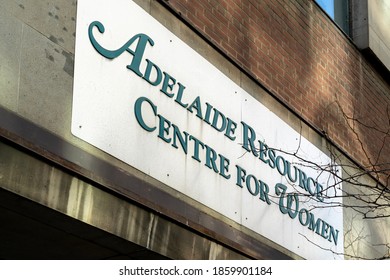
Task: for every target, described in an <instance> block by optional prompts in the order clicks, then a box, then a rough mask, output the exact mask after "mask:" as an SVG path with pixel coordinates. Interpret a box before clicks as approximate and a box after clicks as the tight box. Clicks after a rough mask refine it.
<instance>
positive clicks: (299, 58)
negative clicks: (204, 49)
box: [161, 0, 390, 165]
mask: <svg viewBox="0 0 390 280" xmlns="http://www.w3.org/2000/svg"><path fill="white" fill-rule="evenodd" d="M161 2H164V3H168V5H169V6H170V7H171V8H172V9H173V10H174V11H175V12H176V13H178V14H180V16H181V17H182V18H183V20H184V21H186V22H187V23H189V24H190V25H191V26H193V27H194V28H195V29H197V30H198V31H199V32H201V33H202V34H203V35H204V36H205V37H206V38H207V39H208V40H210V41H211V42H212V43H213V44H214V45H215V47H216V48H218V49H220V50H221V51H222V52H224V53H225V54H227V55H228V56H229V57H230V58H231V59H232V60H234V61H235V62H236V63H237V64H238V65H240V67H242V68H243V69H244V70H245V71H246V72H247V73H248V74H249V75H251V76H252V77H253V78H255V79H256V80H257V81H258V82H260V83H261V84H262V85H264V86H265V87H266V88H267V89H268V90H269V91H270V92H272V93H273V94H274V95H275V96H277V97H278V98H279V99H280V100H281V101H282V102H284V103H285V104H287V106H288V107H290V108H291V109H292V110H293V111H295V112H296V113H298V114H299V115H301V116H302V118H304V119H305V120H306V121H307V122H309V123H310V124H311V125H312V126H314V127H315V128H316V129H318V130H319V131H323V132H324V134H326V135H327V136H328V137H329V138H330V139H331V140H332V141H334V142H335V143H336V144H337V145H338V146H340V147H341V148H342V149H343V150H344V151H346V152H347V153H348V154H349V155H350V156H351V157H352V158H354V159H355V160H357V162H360V163H361V164H364V165H367V164H369V161H371V162H372V163H380V162H382V163H384V162H390V140H389V139H390V137H387V135H388V134H389V133H388V130H389V129H390V125H389V120H390V116H389V114H390V109H389V108H388V107H389V105H390V84H389V82H388V81H387V82H386V81H385V80H384V79H383V78H382V77H381V76H380V75H379V74H378V73H377V72H376V70H375V68H374V67H373V66H372V65H371V64H370V63H369V62H368V61H367V60H366V59H365V58H364V56H363V55H362V54H361V52H360V51H359V50H358V49H357V48H356V47H355V46H354V45H353V43H351V41H349V40H348V39H347V37H346V36H345V35H344V34H343V33H342V32H341V31H340V30H339V29H337V27H336V26H335V25H334V23H333V22H332V21H331V20H330V19H329V18H328V17H327V16H326V15H325V14H324V12H322V11H321V9H320V8H319V7H318V6H317V5H316V4H315V3H314V2H313V0H298V1H295V0H294V1H292V0H196V1H193V0H161ZM350 117H353V118H354V119H356V120H358V121H354V122H353V121H352V120H351V119H348V118H350ZM372 127H374V128H372ZM352 128H353V129H352ZM383 143H384V144H383ZM379 155H380V158H379ZM378 159H379V162H378Z"/></svg>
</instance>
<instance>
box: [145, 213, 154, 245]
mask: <svg viewBox="0 0 390 280" xmlns="http://www.w3.org/2000/svg"><path fill="white" fill-rule="evenodd" d="M153 224H154V215H153V213H150V222H149V226H148V240H147V241H146V248H148V249H150V243H151V240H152V238H153Z"/></svg>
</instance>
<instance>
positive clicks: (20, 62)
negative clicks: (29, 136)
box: [16, 22, 24, 112]
mask: <svg viewBox="0 0 390 280" xmlns="http://www.w3.org/2000/svg"><path fill="white" fill-rule="evenodd" d="M21 26H22V27H21V29H22V30H21V32H20V45H19V65H18V86H17V89H16V91H17V93H16V96H17V97H16V111H17V112H19V98H20V96H19V95H20V73H21V68H22V44H23V37H24V28H23V27H24V23H23V22H22V24H21Z"/></svg>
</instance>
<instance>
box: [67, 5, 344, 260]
mask: <svg viewBox="0 0 390 280" xmlns="http://www.w3.org/2000/svg"><path fill="white" fill-rule="evenodd" d="M77 11H78V12H77V32H76V54H75V77H74V96H73V115H72V133H73V134H74V135H76V136H77V137H79V138H81V139H83V140H85V141H87V142H88V143H91V144H92V145H94V146H96V147H98V148H99V149H101V150H103V151H105V152H107V153H109V154H110V155H112V156H114V157H116V158H118V159H120V160H122V161H124V162H126V163H127V164H129V165H131V166H133V167H135V168H137V169H139V170H141V171H142V172H144V173H146V174H148V175H150V176H152V177H154V178H156V179H158V180H159V181H161V182H163V183H165V184H166V185H168V186H170V187H171V188H173V189H175V190H177V191H178V192H181V193H183V194H185V195H187V196H189V197H191V198H193V199H194V200H196V201H198V202H200V203H202V204H204V205H206V206H207V207H209V208H212V209H214V210H216V211H218V212H219V213H221V214H223V215H225V216H226V217H228V218H230V219H231V220H233V221H235V222H237V223H239V224H241V225H243V226H245V227H247V228H249V229H251V230H253V231H255V232H257V233H259V234H261V235H263V236H265V237H266V238H268V239H270V240H272V241H274V242H276V243H278V244H280V245H281V246H283V247H285V248H287V249H288V250H291V251H292V252H295V253H296V254H298V255H300V256H302V257H304V258H309V259H332V258H342V255H340V254H342V253H343V215H342V210H341V209H338V208H334V207H329V205H333V204H337V203H340V202H341V201H340V200H339V199H336V198H328V196H330V197H333V196H334V195H335V192H336V190H337V189H338V188H340V187H341V186H339V185H337V184H336V181H335V179H334V178H333V177H332V176H330V175H329V173H328V172H324V170H323V169H324V167H326V166H328V165H329V164H331V163H332V162H331V160H330V158H329V157H328V156H326V155H325V154H324V153H323V152H321V151H320V150H319V149H318V148H316V147H315V146H314V145H313V144H311V143H310V142H309V141H308V140H306V139H305V138H303V137H302V136H301V135H300V134H299V133H297V132H296V131H295V130H294V129H292V128H291V127H290V126H289V125H287V124H286V123H285V122H283V121H282V120H281V119H280V118H279V117H277V116H276V115H275V114H273V113H272V112H271V111H270V110H268V109H267V108H266V107H264V106H263V105H262V104H261V103H259V102H258V101H257V100H256V99H254V98H253V97H252V96H251V95H250V94H248V93H247V92H245V91H244V90H243V89H242V88H240V87H239V86H238V85H237V84H235V83H234V82H233V81H231V80H230V79H229V78H228V77H226V76H225V75H224V74H223V73H221V72H220V71H219V70H218V69H217V68H216V67H214V66H213V65H212V64H210V63H209V62H208V61H207V60H206V59H204V58H203V57H202V56H200V55H199V54H198V53H196V52H195V51H194V50H193V49H192V48H190V47H189V46H188V45H186V44H185V43H184V42H183V41H181V40H180V39H179V38H178V37H177V36H175V35H174V34H173V33H172V32H170V31H169V30H168V29H166V28H165V27H164V26H162V25H161V24H160V23H159V22H158V21H156V20H155V19H154V18H153V17H152V16H150V15H149V14H148V13H146V12H145V11H144V10H143V9H142V8H140V7H139V6H138V5H136V4H135V3H133V2H132V1H129V0H115V1H110V3H109V4H108V3H107V1H103V0H79V1H78V8H77ZM340 175H341V174H340ZM334 252H336V254H335V253H334Z"/></svg>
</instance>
